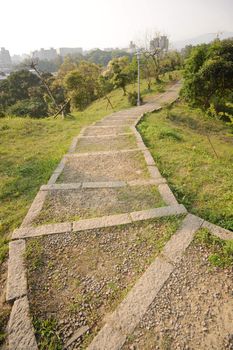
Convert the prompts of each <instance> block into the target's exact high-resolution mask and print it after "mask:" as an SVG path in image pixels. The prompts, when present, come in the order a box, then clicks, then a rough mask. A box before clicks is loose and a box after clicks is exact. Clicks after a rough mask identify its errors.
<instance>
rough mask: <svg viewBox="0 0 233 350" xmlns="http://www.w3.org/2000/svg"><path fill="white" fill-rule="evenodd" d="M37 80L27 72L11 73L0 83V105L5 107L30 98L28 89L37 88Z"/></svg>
mask: <svg viewBox="0 0 233 350" xmlns="http://www.w3.org/2000/svg"><path fill="white" fill-rule="evenodd" d="M39 83H40V81H39V78H38V77H37V76H36V75H35V74H32V73H30V72H29V71H27V70H21V71H17V72H13V73H11V74H10V75H9V77H7V79H5V80H2V81H0V105H1V106H2V107H3V108H4V109H6V107H8V106H11V105H13V104H15V103H16V102H17V101H21V100H26V99H29V98H30V89H31V88H34V87H36V86H39Z"/></svg>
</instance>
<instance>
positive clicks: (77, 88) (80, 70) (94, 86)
mask: <svg viewBox="0 0 233 350" xmlns="http://www.w3.org/2000/svg"><path fill="white" fill-rule="evenodd" d="M99 75H100V67H99V66H97V65H96V64H94V63H88V62H85V61H82V62H81V63H80V64H79V65H78V67H77V68H76V69H75V70H73V71H71V72H70V73H68V74H67V75H66V77H65V80H64V85H65V88H66V91H67V92H68V95H69V97H71V103H72V106H73V107H75V108H77V109H79V110H83V109H84V108H85V107H87V106H88V105H89V104H90V103H91V102H92V101H94V100H95V99H96V98H97V95H98V94H97V91H98V78H99Z"/></svg>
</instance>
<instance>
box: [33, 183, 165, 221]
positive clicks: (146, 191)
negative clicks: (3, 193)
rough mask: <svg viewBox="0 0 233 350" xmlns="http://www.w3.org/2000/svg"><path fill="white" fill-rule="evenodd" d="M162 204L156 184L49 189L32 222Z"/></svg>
mask: <svg viewBox="0 0 233 350" xmlns="http://www.w3.org/2000/svg"><path fill="white" fill-rule="evenodd" d="M163 205H164V202H163V200H162V198H161V197H160V194H159V192H158V190H157V187H156V186H134V187H129V186H127V187H121V188H96V189H91V188H89V189H81V190H72V191H65V190H64V191H63V190H62V191H52V192H50V193H49V195H48V196H47V198H46V201H45V204H44V206H43V208H42V211H41V212H40V214H39V216H38V217H37V218H36V220H35V224H39V225H41V224H45V223H49V222H65V221H75V220H79V219H88V218H93V217H98V216H105V215H113V214H120V213H127V212H132V211H138V210H144V209H150V208H156V207H161V206H163Z"/></svg>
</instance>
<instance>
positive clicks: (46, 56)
mask: <svg viewBox="0 0 233 350" xmlns="http://www.w3.org/2000/svg"><path fill="white" fill-rule="evenodd" d="M32 57H33V58H39V60H42V61H43V60H47V61H51V60H54V59H55V58H57V51H56V50H55V49H54V48H53V47H51V48H50V49H48V50H45V49H43V48H42V49H40V50H36V51H33V52H32Z"/></svg>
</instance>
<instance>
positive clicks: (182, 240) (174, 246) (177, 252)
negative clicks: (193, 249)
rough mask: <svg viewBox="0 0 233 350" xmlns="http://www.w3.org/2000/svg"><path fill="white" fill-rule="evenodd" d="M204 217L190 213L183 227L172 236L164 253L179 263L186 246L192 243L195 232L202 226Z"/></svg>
mask: <svg viewBox="0 0 233 350" xmlns="http://www.w3.org/2000/svg"><path fill="white" fill-rule="evenodd" d="M202 223H203V219H200V218H198V217H197V216H195V215H191V214H188V215H187V216H186V218H185V219H184V220H183V222H182V226H181V228H180V229H179V230H178V231H177V232H176V233H175V234H174V235H173V236H172V238H171V239H170V240H169V241H168V242H167V244H166V245H165V247H164V249H163V254H164V255H165V256H166V257H168V258H169V259H170V260H172V261H173V262H174V263H177V262H179V261H180V260H181V258H182V255H183V253H184V252H185V250H186V248H188V246H189V245H190V243H191V242H192V240H193V237H194V235H195V232H196V231H197V230H198V229H199V228H200V227H201V225H202Z"/></svg>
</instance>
